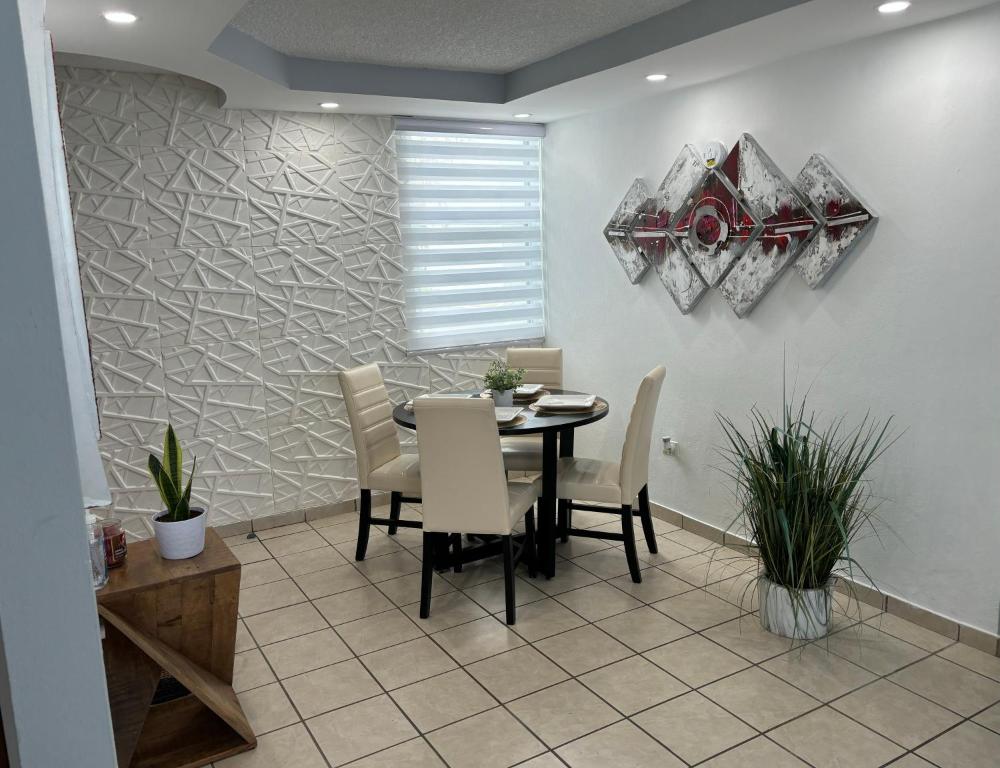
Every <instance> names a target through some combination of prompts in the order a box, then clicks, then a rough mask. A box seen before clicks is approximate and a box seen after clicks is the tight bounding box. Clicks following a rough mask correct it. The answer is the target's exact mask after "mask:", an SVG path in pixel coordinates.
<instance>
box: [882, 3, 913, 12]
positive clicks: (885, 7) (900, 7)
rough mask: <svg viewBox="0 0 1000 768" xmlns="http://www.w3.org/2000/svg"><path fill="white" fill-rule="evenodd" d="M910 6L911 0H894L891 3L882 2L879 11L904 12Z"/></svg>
mask: <svg viewBox="0 0 1000 768" xmlns="http://www.w3.org/2000/svg"><path fill="white" fill-rule="evenodd" d="M909 7H910V0H894V2H891V3H882V4H881V5H880V6H879V7H878V12H879V13H902V12H903V11H905V10H906V9H907V8H909Z"/></svg>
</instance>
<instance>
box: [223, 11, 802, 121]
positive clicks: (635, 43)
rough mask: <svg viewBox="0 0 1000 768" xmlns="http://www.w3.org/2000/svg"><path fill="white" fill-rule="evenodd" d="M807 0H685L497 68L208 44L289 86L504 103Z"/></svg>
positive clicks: (243, 37)
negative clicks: (504, 69) (503, 70)
mask: <svg viewBox="0 0 1000 768" xmlns="http://www.w3.org/2000/svg"><path fill="white" fill-rule="evenodd" d="M808 1H809V0H692V1H691V2H689V3H685V4H684V5H681V6H678V7H677V8H673V9H671V10H669V11H664V12H663V13H660V14H658V15H656V16H653V17H651V18H649V19H646V20H644V21H640V22H637V23H635V24H632V25H630V26H628V27H625V28H623V29H619V30H617V31H616V32H612V33H610V34H608V35H604V36H603V37H599V38H596V39H595V40H591V41H589V42H586V43H582V44H581V45H578V46H576V47H574V48H570V49H569V50H567V51H563V52H562V53H557V54H555V55H554V56H550V57H548V58H546V59H542V60H541V61H537V62H535V63H533V64H528V65H526V66H524V67H521V68H520V69H516V70H514V71H512V72H509V73H507V74H505V75H502V74H491V73H488V72H466V71H459V70H450V69H422V68H417V67H395V66H386V65H382V64H358V63H352V62H342V61H325V60H322V59H309V58H303V57H299V56H289V55H286V54H283V53H281V52H279V51H276V50H274V49H273V48H271V47H270V46H268V45H266V44H264V43H262V42H260V41H259V40H257V39H255V38H253V37H251V36H250V35H248V34H246V33H245V32H242V31H240V30H239V29H236V28H235V27H233V26H232V25H230V26H227V27H226V28H225V29H223V30H222V32H221V33H220V34H219V36H218V37H217V38H216V39H215V40H214V41H213V42H212V44H211V46H209V49H208V50H209V51H210V52H211V53H213V54H215V55H216V56H219V57H220V58H223V59H226V60H227V61H230V62H232V63H233V64H236V65H238V66H240V67H243V68H244V69H247V70H249V71H251V72H253V73H255V74H257V75H260V76H261V77H265V78H267V79H268V80H271V81H273V82H275V83H278V84H280V85H283V86H285V87H286V88H289V89H290V90H293V91H325V92H328V93H355V94H362V95H368V96H396V97H403V98H416V99H441V100H445V101H465V102H475V103H483V104H506V103H507V102H510V101H514V100H515V99H519V98H521V97H523V96H528V95H530V94H532V93H537V92H538V91H542V90H545V89H546V88H551V87H553V86H556V85H560V84H561V83H565V82H568V81H570V80H575V79H577V78H581V77H586V76H587V75H592V74H594V73H596V72H601V71H604V70H606V69H610V68H612V67H617V66H620V65H622V64H627V63H628V62H630V61H635V60H636V59H641V58H643V57H644V56H649V55H652V54H654V53H658V52H659V51H664V50H668V49H670V48H675V47H677V46H679V45H683V44H684V43H689V42H691V41H693V40H698V39H700V38H702V37H706V36H708V35H711V34H714V33H716V32H720V31H722V30H725V29H730V28H732V27H735V26H738V25H740V24H745V23H747V22H750V21H754V20H755V19H759V18H762V17H764V16H769V15H771V14H774V13H778V12H780V11H783V10H786V9H788V8H792V7H794V6H797V5H802V4H803V3H805V2H808Z"/></svg>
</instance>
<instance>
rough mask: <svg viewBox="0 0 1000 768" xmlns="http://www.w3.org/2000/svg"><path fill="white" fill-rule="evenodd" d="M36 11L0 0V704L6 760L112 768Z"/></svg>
mask: <svg viewBox="0 0 1000 768" xmlns="http://www.w3.org/2000/svg"><path fill="white" fill-rule="evenodd" d="M43 10H44V3H41V2H37V0H18V2H16V3H11V2H6V3H0V72H3V77H2V78H0V100H2V103H3V104H4V109H3V110H2V111H0V136H2V137H3V141H4V147H3V148H2V149H0V232H2V233H3V234H2V238H0V328H2V329H3V331H2V332H0V360H2V361H3V366H4V368H3V375H2V377H0V424H2V425H3V430H4V434H3V438H2V439H0V488H2V489H3V500H2V502H0V710H2V716H3V727H4V733H5V735H6V741H7V747H8V751H9V753H10V761H11V765H12V766H13V768H49V767H50V766H51V767H52V768H55V766H79V767H80V768H109V766H114V764H115V751H114V740H113V738H112V733H111V717H110V713H109V711H108V698H107V687H106V683H105V679H104V663H103V660H102V657H101V644H100V639H99V635H98V623H97V607H96V603H95V600H94V591H93V586H92V584H91V576H90V556H89V553H88V548H87V543H86V533H85V527H84V517H83V498H82V493H81V485H80V476H79V472H78V463H77V455H76V447H77V443H76V442H75V441H74V420H73V413H72V402H71V394H70V391H69V387H70V384H69V381H70V377H71V376H73V374H75V373H77V372H76V371H69V370H68V368H67V359H68V358H67V356H64V352H63V336H62V333H61V329H60V323H59V312H60V306H59V289H58V288H57V283H58V281H59V280H60V279H65V270H63V271H62V274H58V273H57V272H56V271H54V264H55V262H58V261H60V260H61V258H62V253H56V254H55V258H54V254H53V251H54V250H55V249H57V248H59V247H60V246H61V245H62V242H61V241H60V242H59V243H53V242H52V239H51V238H50V234H51V233H52V232H53V229H58V228H57V227H56V228H50V226H49V224H50V222H47V220H46V213H48V214H49V215H50V216H51V215H53V210H52V208H51V202H52V201H53V200H54V198H55V194H54V193H55V190H54V189H53V188H52V187H51V186H46V185H47V184H51V180H52V176H53V174H52V171H51V168H50V164H51V162H52V155H53V147H52V146H51V136H50V135H48V134H46V133H44V129H45V128H46V127H47V126H48V125H49V122H50V120H51V116H50V115H48V114H47V111H48V110H49V108H50V107H49V101H48V99H47V98H46V97H47V93H46V86H47V83H46V82H45V73H46V56H47V55H48V52H47V51H46V45H45V39H46V38H45V34H46V33H45V32H44V30H43V26H42V13H43ZM39 128H41V130H39ZM39 135H40V136H41V140H39V141H37V142H36V136H39ZM46 201H48V202H49V203H50V207H49V209H48V211H47V210H46ZM73 381H78V379H77V378H76V377H75V376H73ZM91 439H93V438H91ZM89 447H90V448H91V450H93V448H94V446H89ZM0 762H2V760H0Z"/></svg>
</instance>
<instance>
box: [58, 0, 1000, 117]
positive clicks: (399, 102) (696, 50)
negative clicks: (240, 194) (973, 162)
mask: <svg viewBox="0 0 1000 768" xmlns="http://www.w3.org/2000/svg"><path fill="white" fill-rule="evenodd" d="M727 1H728V0H696V1H695V2H691V3H687V4H684V5H680V6H679V7H677V8H675V9H674V10H671V11H668V12H667V16H668V17H669V15H670V14H685V13H686V14H687V15H688V20H689V21H691V19H690V16H691V14H692V13H693V12H696V11H697V12H700V11H701V10H702V9H705V8H708V7H709V6H714V7H716V8H718V7H720V5H722V4H724V3H725V2H727ZM994 1H995V0H915V2H914V4H913V7H912V8H911V9H910V10H909V11H907V12H906V13H903V14H899V15H896V16H891V17H890V16H881V15H879V14H878V13H876V12H875V5H876V2H875V0H811V1H810V2H805V3H802V4H799V5H795V6H794V7H791V8H788V9H787V10H782V11H780V12H777V13H771V14H769V15H765V16H761V17H759V18H755V19H753V20H751V21H747V22H745V23H741V24H738V25H736V26H731V25H730V26H728V27H724V28H721V29H719V30H718V31H714V32H713V31H711V30H709V31H707V32H704V33H699V35H698V36H692V39H689V40H687V41H685V42H679V43H678V42H676V41H675V42H674V43H673V44H671V43H665V44H664V48H665V50H661V51H659V52H655V53H650V54H649V55H644V56H642V57H641V58H635V59H634V60H629V59H628V58H625V59H617V60H616V59H615V58H614V57H605V58H603V59H602V58H601V57H600V56H597V55H593V56H590V55H589V53H590V51H591V50H592V48H593V46H594V45H595V44H596V43H600V42H601V41H600V40H598V41H596V42H595V43H587V44H584V46H582V48H577V49H573V50H571V51H568V52H566V53H563V54H559V55H557V56H556V57H554V58H552V59H547V60H543V61H542V62H539V63H536V64H531V65H529V66H528V67H526V68H525V69H522V70H518V71H517V72H515V73H513V75H507V76H501V75H490V74H477V73H475V72H472V71H469V70H468V69H466V71H465V72H454V71H439V72H438V74H440V75H444V76H458V77H459V78H463V77H469V78H494V79H495V78H501V79H502V78H504V77H508V78H509V77H512V76H516V75H517V74H518V73H519V72H524V71H525V70H532V71H535V70H538V69H539V68H544V67H545V66H547V65H548V64H549V63H550V62H553V61H555V62H556V63H559V62H563V61H565V60H567V59H568V58H573V56H576V60H577V61H578V62H579V61H580V60H583V63H584V64H585V65H589V73H586V74H582V75H580V76H570V77H563V78H562V79H561V80H560V79H559V78H555V79H554V81H553V82H554V84H552V85H551V86H546V87H543V88H541V89H539V90H535V91H534V92H527V95H524V96H518V97H516V98H509V99H508V98H500V99H496V100H494V101H492V102H491V101H489V100H486V101H483V100H479V101H475V100H472V99H469V100H463V99H456V98H454V97H451V98H449V97H448V96H446V95H445V94H443V93H442V94H441V95H440V96H439V95H438V94H437V93H435V92H434V91H433V88H431V89H430V92H428V88H426V87H425V88H424V89H423V92H422V93H421V94H420V95H421V97H419V98H418V97H413V96H407V95H388V96H387V95H382V94H380V93H379V92H378V91H375V92H372V91H371V90H369V91H368V92H359V91H361V90H362V89H361V88H359V87H355V85H354V78H352V77H351V76H347V77H339V78H335V79H328V78H326V73H327V70H324V69H323V66H327V63H324V62H314V63H313V64H310V62H309V61H308V60H304V59H295V60H294V61H295V62H298V63H300V64H302V63H304V64H305V65H306V66H307V67H312V68H311V69H308V74H309V75H310V77H308V78H304V79H303V81H302V82H295V83H290V79H291V78H290V77H286V76H285V75H286V73H285V72H284V70H283V67H286V66H288V61H286V60H285V58H284V57H283V55H282V54H281V53H279V52H277V51H274V50H272V49H270V48H267V47H264V46H263V45H261V44H260V43H256V42H254V45H256V46H259V47H260V48H261V49H263V51H264V52H265V54H268V52H270V54H269V55H270V59H269V60H268V61H269V62H270V64H271V65H273V69H274V70H275V71H274V72H271V73H266V74H263V75H262V74H260V73H259V72H258V71H255V69H254V67H253V66H250V65H249V64H248V65H247V66H241V65H240V64H237V63H235V62H234V60H230V59H227V58H224V57H222V56H219V55H216V54H214V53H211V52H210V51H209V48H210V46H212V45H213V43H214V42H216V40H217V38H219V39H221V37H220V36H222V35H224V33H225V32H226V31H230V32H233V33H235V34H236V35H242V34H243V33H241V32H239V31H237V30H235V29H233V28H232V27H230V26H228V25H229V24H230V22H231V21H232V19H233V18H234V17H235V16H237V14H238V13H239V12H240V11H241V9H242V7H243V5H244V0H211V2H206V0H115V2H114V6H115V7H116V8H127V9H129V10H132V11H133V12H134V13H136V14H137V15H138V16H139V17H140V18H139V21H138V22H137V23H136V24H134V25H132V26H131V27H125V28H122V27H115V26H113V25H110V24H108V23H106V22H105V21H104V20H103V19H102V18H101V15H100V14H101V12H102V11H104V10H107V8H108V7H109V0H47V9H48V10H47V13H46V19H47V23H48V25H49V28H50V29H51V30H52V33H53V39H54V44H55V48H56V50H57V51H59V52H61V54H60V55H64V54H67V53H71V54H85V55H90V56H100V57H104V58H105V59H116V60H120V61H126V62H134V63H137V64H142V65H147V66H151V67H157V68H159V69H165V70H169V71H175V72H180V73H182V74H185V75H189V76H191V77H196V78H199V79H201V80H205V81H207V82H210V83H213V84H214V85H216V86H218V87H219V88H220V89H221V90H222V91H223V93H224V97H225V103H226V105H227V106H229V107H232V108H257V109H285V110H300V111H319V107H318V103H319V102H320V101H330V100H332V101H337V102H339V103H340V105H341V110H342V111H345V112H358V113H369V114H397V115H423V116H429V117H453V118H472V119H480V120H510V118H511V115H512V114H513V113H517V112H530V113H532V120H536V121H538V122H550V121H553V120H558V119H561V118H565V117H568V116H571V115H577V114H581V113H584V112H589V111H594V110H599V109H607V108H615V107H624V106H625V105H627V104H628V103H629V102H634V101H636V100H640V99H643V98H649V97H653V96H656V95H659V94H662V93H664V92H666V91H669V90H672V89H677V88H684V87H691V86H695V85H698V84H701V83H704V82H707V81H710V80H713V79H716V78H719V77H724V76H727V75H731V74H734V73H736V72H741V71H744V70H748V69H751V68H753V67H757V66H761V65H763V64H766V63H770V62H773V61H777V60H780V59H783V58H786V57H789V56H793V55H796V54H800V53H804V52H808V51H811V50H818V49H821V48H825V47H828V46H831V45H836V44H839V43H843V42H847V41H850V40H854V39H858V38H863V37H870V36H873V35H878V34H883V33H889V32H892V31H893V30H894V29H899V28H901V27H904V26H910V25H913V24H919V23H923V22H927V21H931V20H934V19H937V18H942V17H945V16H949V15H952V14H955V13H961V12H963V11H967V10H971V9H973V8H977V7H981V6H985V5H990V4H991V3H992V2H994ZM371 2H373V3H374V4H377V3H378V2H380V0H371ZM495 2H496V4H498V5H499V4H502V0H495ZM535 2H536V5H542V4H544V3H546V2H549V0H535ZM732 2H734V3H737V4H738V5H739V4H743V5H742V6H741V7H742V8H744V9H745V8H747V7H750V6H755V7H761V6H763V5H765V4H766V3H765V1H764V0H732ZM608 4H609V5H612V3H610V2H609V3H608ZM656 18H660V17H656ZM700 21H702V20H701V19H699V18H697V16H695V18H694V22H695V26H697V23H698V22H700ZM706 21H710V22H712V23H713V24H715V23H718V24H724V23H725V22H726V19H725V18H716V17H713V18H711V19H707V20H706ZM640 26H641V25H640ZM661 28H662V27H661ZM630 29H633V28H630ZM626 31H627V30H626ZM448 34H449V32H448V30H447V29H445V30H442V32H441V37H447V36H448ZM621 37H622V33H620V32H619V33H612V35H611V36H610V38H615V39H621ZM247 39H248V40H250V38H247ZM607 39H609V38H602V40H607ZM657 39H659V38H657ZM664 39H666V38H664ZM251 42H253V41H251ZM605 53H606V51H605ZM264 58H265V59H268V57H267V56H265V57H264ZM588 59H592V61H590V60H588ZM619 61H624V62H625V63H618V62H619ZM609 62H610V63H609ZM244 63H246V62H244ZM472 64H473V63H471V62H466V63H465V66H466V67H468V66H471V65H472ZM320 65H323V66H320ZM329 66H333V67H345V68H346V71H347V72H348V74H350V73H351V72H353V71H355V70H354V69H351V68H355V69H356V68H361V70H362V71H364V70H365V67H366V66H367V65H363V64H350V65H339V64H338V65H332V64H331V65H329ZM372 69H374V70H379V68H378V67H374V68H371V67H368V70H369V71H370V70H372ZM386 71H387V72H388V73H390V75H391V77H389V78H388V81H389V82H390V83H395V82H397V81H405V80H406V79H407V76H408V75H409V74H410V73H415V74H419V73H428V72H429V73H432V74H433V73H434V70H404V69H387V70H386ZM649 72H667V73H670V75H671V77H670V79H669V80H667V81H666V82H664V83H657V84H652V83H648V82H646V81H645V79H644V75H646V74H648V73H649ZM544 74H546V73H544V72H543V75H544ZM835 76H836V73H831V77H835ZM433 82H434V81H433V80H432V81H431V83H432V84H433ZM424 85H426V83H424ZM326 87H329V90H325V89H324V88H326ZM817 87H822V84H821V83H818V84H817Z"/></svg>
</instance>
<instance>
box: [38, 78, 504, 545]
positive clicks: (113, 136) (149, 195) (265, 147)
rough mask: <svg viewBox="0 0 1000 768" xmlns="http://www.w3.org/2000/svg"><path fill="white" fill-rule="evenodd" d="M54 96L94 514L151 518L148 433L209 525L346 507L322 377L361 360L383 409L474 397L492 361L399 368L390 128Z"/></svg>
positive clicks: (139, 529)
mask: <svg viewBox="0 0 1000 768" xmlns="http://www.w3.org/2000/svg"><path fill="white" fill-rule="evenodd" d="M57 84H58V93H59V99H60V115H61V117H62V120H63V131H64V140H65V143H66V152H67V162H68V168H69V176H70V186H71V198H72V201H73V211H74V223H75V228H76V238H77V249H78V252H79V263H80V274H81V281H82V285H83V292H84V298H85V306H86V312H87V325H88V332H89V335H90V341H91V344H92V347H93V362H94V372H95V381H96V390H97V397H98V406H99V414H100V419H101V428H102V438H101V454H102V457H103V460H104V466H105V471H106V474H107V476H108V481H109V485H110V487H111V495H112V504H111V506H110V507H109V508H108V509H107V510H106V511H105V513H107V514H115V515H116V516H119V517H121V518H122V519H123V520H124V523H125V527H126V530H127V531H128V532H129V533H130V534H132V535H133V536H137V537H144V536H147V535H149V534H150V533H151V519H152V516H153V515H155V514H157V513H158V512H159V511H160V500H159V494H158V492H157V490H156V488H155V487H154V486H153V484H152V482H151V481H150V479H149V475H148V473H147V471H146V461H147V456H148V453H149V451H151V450H152V451H159V450H160V446H161V444H162V439H163V431H164V429H165V426H166V423H167V421H168V419H169V420H170V421H171V422H172V423H173V424H174V426H175V428H176V429H177V432H178V437H179V438H180V439H181V440H182V441H183V443H184V446H185V459H186V463H187V464H188V467H190V462H191V460H192V458H193V457H194V456H197V459H198V470H197V473H196V475H195V479H194V483H193V488H192V496H193V497H194V499H195V500H196V501H197V503H198V504H202V505H205V506H206V507H207V508H208V509H209V522H210V523H211V524H216V525H221V524H225V523H229V522H233V521H238V520H249V519H252V518H255V517H261V516H266V515H270V514H274V513H276V512H278V513H284V512H295V511H298V510H304V509H307V508H310V507H315V506H320V505H325V504H330V503H332V502H336V501H341V500H344V499H351V498H354V497H355V496H356V494H357V482H356V477H355V463H354V448H353V441H352V439H351V433H350V428H349V425H348V423H347V419H346V414H345V411H344V402H343V396H342V394H341V392H340V386H339V382H338V379H337V372H338V371H339V370H342V369H344V368H347V367H350V366H352V365H356V364H358V363H360V362H370V361H376V362H379V363H380V364H381V365H382V366H383V373H384V375H385V378H386V383H387V385H388V389H389V394H390V397H391V398H392V399H393V401H395V402H401V401H405V400H407V399H409V398H411V397H413V396H415V395H418V394H422V393H424V392H427V391H430V390H432V389H433V390H435V391H437V390H446V389H456V388H462V389H467V388H470V387H476V386H480V385H481V383H482V378H481V377H482V374H483V373H484V372H485V370H486V367H487V366H488V365H489V362H490V360H492V359H495V358H496V357H498V356H499V355H500V354H501V353H500V352H499V351H496V350H475V351H469V352H454V353H436V354H424V355H408V354H407V353H406V349H405V342H406V313H405V306H404V300H403V273H404V266H403V263H402V252H401V247H400V236H399V220H398V217H399V210H398V209H399V199H398V179H397V173H396V155H395V140H394V138H393V134H392V121H391V119H390V118H385V117H373V116H365V115H339V114H338V115H333V114H329V113H324V114H318V113H317V114H314V113H287V112H262V111H256V110H254V111H240V110H225V109H221V108H220V107H219V100H218V92H217V90H216V89H214V88H212V87H210V86H208V85H207V84H205V83H201V82H199V81H195V80H191V79H189V78H186V77H182V76H179V75H169V74H153V73H125V72H113V71H108V70H95V69H85V68H77V67H60V68H59V69H58V71H57ZM400 438H401V440H402V442H403V445H404V449H407V450H409V449H412V448H414V447H415V437H414V435H413V434H412V433H409V432H406V431H405V430H400Z"/></svg>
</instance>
